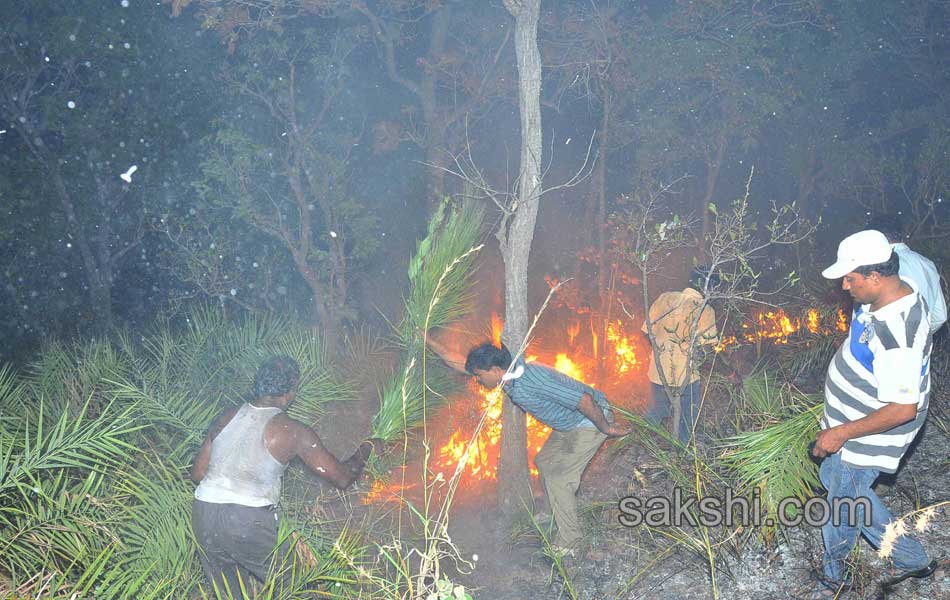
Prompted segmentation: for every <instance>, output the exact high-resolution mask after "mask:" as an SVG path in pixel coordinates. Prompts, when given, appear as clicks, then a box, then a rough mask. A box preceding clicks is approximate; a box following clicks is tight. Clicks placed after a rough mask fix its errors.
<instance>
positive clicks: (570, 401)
mask: <svg viewBox="0 0 950 600" xmlns="http://www.w3.org/2000/svg"><path fill="white" fill-rule="evenodd" d="M518 365H523V366H524V373H522V375H521V376H520V377H517V378H515V379H510V380H508V381H506V382H505V383H504V384H503V385H502V388H503V389H504V391H505V393H506V394H508V397H509V398H510V399H511V401H512V402H514V403H515V404H517V405H518V406H519V407H521V409H522V410H524V411H525V412H528V413H531V416H533V417H534V418H535V419H537V420H538V421H540V422H542V423H544V424H545V425H547V426H548V427H550V428H551V429H554V430H556V431H567V430H569V429H574V428H576V427H588V428H594V427H595V426H594V424H593V423H592V422H591V421H590V419H588V418H587V417H585V416H584V414H583V413H581V411H579V410H578V409H577V405H578V404H579V403H580V401H581V397H582V396H583V395H584V394H585V393H587V394H590V395H591V397H592V398H593V399H594V404H596V405H597V406H599V407H600V409H601V410H603V411H604V415H605V416H606V417H607V418H608V421H609V420H610V404H609V403H608V402H607V397H606V396H605V395H604V393H603V392H601V391H599V390H595V389H594V388H592V387H590V386H589V385H587V384H585V383H581V382H580V381H577V380H576V379H572V378H571V377H568V376H567V375H564V374H563V373H559V372H557V371H555V370H554V369H552V368H551V367H546V366H544V365H539V364H536V363H523V362H521V361H519V362H518Z"/></svg>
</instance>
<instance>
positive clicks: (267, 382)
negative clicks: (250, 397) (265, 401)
mask: <svg viewBox="0 0 950 600" xmlns="http://www.w3.org/2000/svg"><path fill="white" fill-rule="evenodd" d="M299 382H300V365H299V364H297V361H295V360H294V359H292V358H290V357H289V356H272V357H270V358H268V359H267V360H265V361H264V364H262V365H261V366H260V367H259V368H258V369H257V374H256V375H254V394H255V395H256V396H257V397H258V398H266V397H268V396H283V395H284V394H286V393H287V392H289V391H290V390H292V389H295V388H296V387H297V384H298V383H299Z"/></svg>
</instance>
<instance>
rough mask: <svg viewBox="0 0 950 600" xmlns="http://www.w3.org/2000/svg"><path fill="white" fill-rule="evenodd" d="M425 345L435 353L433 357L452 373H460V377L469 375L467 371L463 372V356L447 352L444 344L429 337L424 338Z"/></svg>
mask: <svg viewBox="0 0 950 600" xmlns="http://www.w3.org/2000/svg"><path fill="white" fill-rule="evenodd" d="M426 345H427V346H429V349H430V350H432V351H433V352H435V355H436V356H438V357H439V358H440V359H441V360H442V362H444V363H445V364H446V365H447V366H448V367H449V368H451V369H452V370H453V371H455V372H457V373H461V374H462V375H469V373H468V371H466V370H465V357H464V356H462V355H461V354H459V353H458V352H453V351H451V350H449V349H448V348H447V347H446V346H445V344H443V343H441V342H440V341H439V340H437V339H435V338H434V337H432V336H431V335H427V336H426Z"/></svg>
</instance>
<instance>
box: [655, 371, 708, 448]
mask: <svg viewBox="0 0 950 600" xmlns="http://www.w3.org/2000/svg"><path fill="white" fill-rule="evenodd" d="M650 391H651V393H652V395H653V406H651V407H650V410H649V411H647V414H646V415H645V416H644V418H645V419H646V420H647V421H648V422H650V423H653V424H654V425H662V424H663V421H665V420H666V418H667V417H669V416H670V409H671V406H672V404H671V401H670V396H669V394H667V393H666V388H665V387H664V386H662V385H658V384H656V383H650ZM700 397H701V396H700V388H699V380H698V379H697V380H696V381H694V382H693V383H689V384H687V385H685V386H683V387H682V388H681V394H680V407H681V408H682V410H681V411H680V424H679V428H678V431H677V438H679V441H680V443H682V444H684V445H685V444H688V443H689V441H690V439H691V438H692V435H693V426H694V425H696V419H698V418H699V400H700Z"/></svg>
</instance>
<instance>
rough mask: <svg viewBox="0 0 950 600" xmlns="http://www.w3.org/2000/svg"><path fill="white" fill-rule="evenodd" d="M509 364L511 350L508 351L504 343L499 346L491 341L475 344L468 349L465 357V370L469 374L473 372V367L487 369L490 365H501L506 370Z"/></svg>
mask: <svg viewBox="0 0 950 600" xmlns="http://www.w3.org/2000/svg"><path fill="white" fill-rule="evenodd" d="M509 365H511V352H508V348H506V347H505V345H504V344H502V346H501V348H499V347H498V346H496V345H494V344H492V343H491V342H485V343H484V344H482V345H480V346H475V347H474V348H472V349H471V350H469V352H468V357H467V358H466V359H465V370H466V371H467V372H468V373H469V374H470V375H474V374H475V369H478V370H479V371H488V370H491V368H492V367H501V368H502V369H506V370H507V369H508V367H509Z"/></svg>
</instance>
